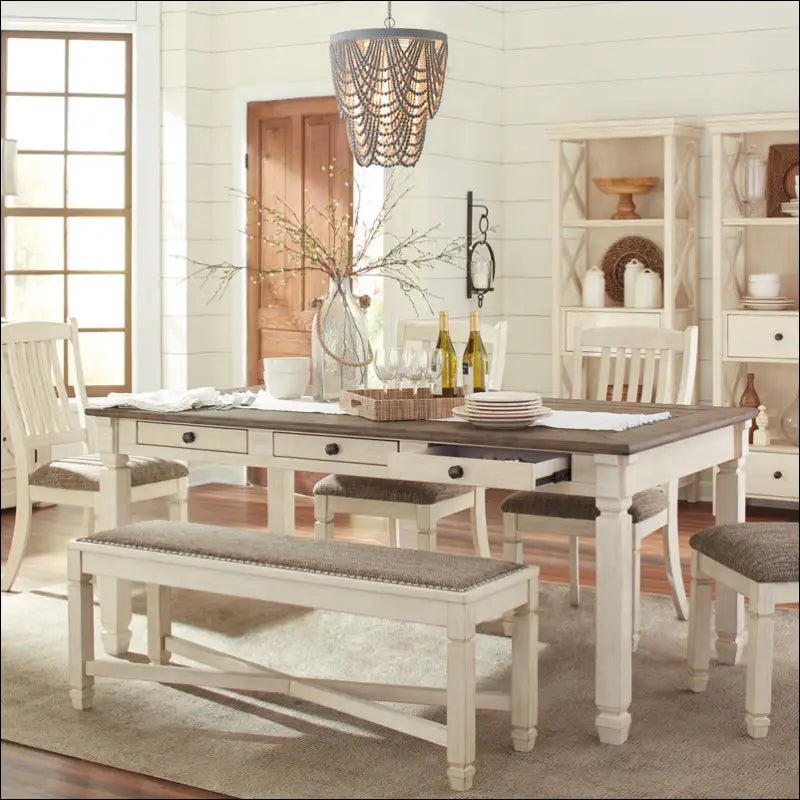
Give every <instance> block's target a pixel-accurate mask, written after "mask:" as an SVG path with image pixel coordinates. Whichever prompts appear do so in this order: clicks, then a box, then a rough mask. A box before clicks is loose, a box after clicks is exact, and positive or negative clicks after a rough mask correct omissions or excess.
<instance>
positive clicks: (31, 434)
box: [0, 319, 189, 592]
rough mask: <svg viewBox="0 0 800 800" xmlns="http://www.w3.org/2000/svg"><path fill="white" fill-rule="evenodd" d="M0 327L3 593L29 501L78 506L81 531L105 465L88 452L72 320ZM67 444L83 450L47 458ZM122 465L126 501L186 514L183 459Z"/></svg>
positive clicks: (19, 553) (21, 543) (24, 539)
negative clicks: (11, 492) (6, 543)
mask: <svg viewBox="0 0 800 800" xmlns="http://www.w3.org/2000/svg"><path fill="white" fill-rule="evenodd" d="M0 330H1V331H2V362H1V367H0V368H1V369H2V380H3V391H2V404H3V414H4V416H5V418H6V424H7V425H8V432H9V435H10V437H11V444H12V447H13V450H14V463H15V467H16V491H17V498H16V502H17V505H16V514H15V518H14V535H13V538H12V540H11V549H10V551H9V555H8V561H7V562H6V566H5V569H4V570H3V576H2V590H3V591H4V592H6V591H9V590H10V589H11V587H12V585H13V583H14V579H15V578H16V576H17V573H18V571H19V568H20V565H21V564H22V558H23V556H24V554H25V548H26V545H27V543H28V538H29V537H30V533H31V517H32V507H33V503H36V502H45V503H59V504H63V505H72V506H79V507H80V508H83V509H84V514H83V522H82V530H81V531H80V533H81V534H89V533H91V532H92V531H93V529H94V523H95V514H96V512H97V511H98V510H99V505H100V500H101V497H100V474H101V473H102V471H103V470H104V469H105V467H104V466H103V464H102V463H101V461H100V458H99V456H97V455H95V454H94V437H93V432H92V430H91V429H89V428H88V426H87V424H86V417H85V414H84V411H85V409H86V402H87V400H86V390H85V387H84V382H83V367H82V365H81V357H80V350H79V348H78V325H77V322H76V321H75V320H74V319H70V321H69V322H68V323H63V322H61V323H58V322H9V323H6V324H4V325H3V326H2V328H1V329H0ZM65 357H66V358H67V359H69V362H70V364H71V370H70V371H71V373H72V376H73V382H74V391H75V402H74V408H73V407H72V406H71V404H70V399H69V396H68V392H67V383H66V370H65V363H64V359H65ZM75 444H78V445H80V446H81V447H82V449H83V455H79V456H73V457H68V458H57V459H55V460H51V458H50V456H51V449H52V448H53V447H55V446H58V445H75ZM34 454H35V455H34ZM128 468H129V469H130V472H131V501H132V502H138V501H140V500H150V499H152V498H155V497H168V498H169V500H170V518H171V519H177V520H183V521H186V520H187V518H188V514H187V475H188V474H189V471H188V469H187V468H186V465H185V464H183V463H181V462H180V461H170V460H166V459H161V458H143V457H139V456H132V457H130V458H129V460H128ZM76 533H77V532H76Z"/></svg>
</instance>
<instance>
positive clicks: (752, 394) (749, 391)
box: [739, 372, 761, 444]
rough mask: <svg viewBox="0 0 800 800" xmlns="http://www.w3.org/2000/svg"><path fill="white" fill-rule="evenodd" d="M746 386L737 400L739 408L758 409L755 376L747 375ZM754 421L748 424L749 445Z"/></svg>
mask: <svg viewBox="0 0 800 800" xmlns="http://www.w3.org/2000/svg"><path fill="white" fill-rule="evenodd" d="M746 377H747V385H746V386H745V387H744V391H743V392H742V396H741V397H740V398H739V406H741V407H743V408H745V407H749V408H758V407H759V406H760V405H761V400H760V398H759V396H758V392H757V391H756V384H755V381H756V376H755V373H753V372H748V373H747V376H746ZM754 425H755V420H751V422H750V430H749V431H748V435H747V439H748V441H749V442H750V444H753V433H754V432H755V430H754Z"/></svg>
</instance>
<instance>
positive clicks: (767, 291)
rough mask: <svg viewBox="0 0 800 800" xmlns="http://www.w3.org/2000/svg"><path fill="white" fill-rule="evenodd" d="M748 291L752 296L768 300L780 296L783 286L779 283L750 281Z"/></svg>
mask: <svg viewBox="0 0 800 800" xmlns="http://www.w3.org/2000/svg"><path fill="white" fill-rule="evenodd" d="M747 293H748V295H749V296H750V297H758V298H760V299H763V300H766V299H768V298H770V297H780V293H781V286H780V284H779V283H748V284H747Z"/></svg>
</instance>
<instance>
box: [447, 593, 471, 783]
mask: <svg viewBox="0 0 800 800" xmlns="http://www.w3.org/2000/svg"><path fill="white" fill-rule="evenodd" d="M447 638H448V643H447V780H448V781H449V782H450V788H451V789H452V790H453V791H456V792H459V791H460V792H464V791H467V790H468V789H470V788H471V787H472V779H473V778H474V777H475V623H474V621H472V620H471V619H470V612H469V610H464V609H455V608H454V609H453V610H452V611H451V616H450V619H449V621H448V625H447Z"/></svg>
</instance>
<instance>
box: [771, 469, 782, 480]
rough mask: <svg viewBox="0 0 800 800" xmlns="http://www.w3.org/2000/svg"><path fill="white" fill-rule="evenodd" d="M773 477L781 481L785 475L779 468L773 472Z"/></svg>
mask: <svg viewBox="0 0 800 800" xmlns="http://www.w3.org/2000/svg"><path fill="white" fill-rule="evenodd" d="M772 477H773V478H775V480H776V481H779V480H780V479H781V478H782V477H783V473H782V472H781V471H780V470H779V469H777V470H775V472H773V473H772Z"/></svg>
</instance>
